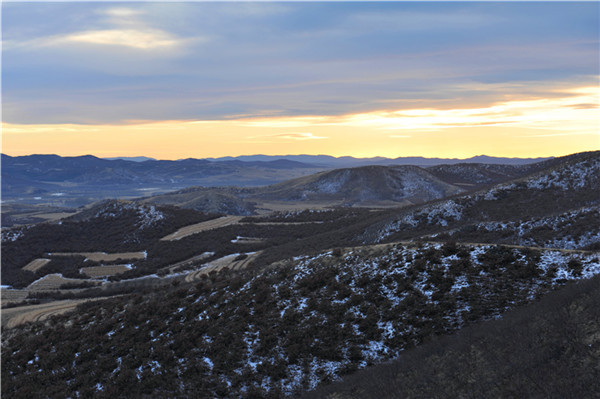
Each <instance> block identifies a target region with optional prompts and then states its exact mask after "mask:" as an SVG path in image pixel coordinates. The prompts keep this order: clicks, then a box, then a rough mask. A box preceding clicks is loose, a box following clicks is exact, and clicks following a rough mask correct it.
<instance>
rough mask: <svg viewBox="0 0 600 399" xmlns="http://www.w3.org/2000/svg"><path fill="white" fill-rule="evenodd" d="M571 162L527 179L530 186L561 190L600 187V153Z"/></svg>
mask: <svg viewBox="0 0 600 399" xmlns="http://www.w3.org/2000/svg"><path fill="white" fill-rule="evenodd" d="M593 154H594V153H592V154H591V155H590V156H586V157H583V159H580V160H576V161H574V162H569V163H566V164H564V165H561V166H560V167H558V168H556V169H555V170H551V171H548V172H545V173H541V174H540V175H539V176H535V177H532V178H530V179H528V180H527V187H528V188H536V189H547V188H559V189H561V190H572V189H582V188H585V187H596V188H598V187H600V155H599V154H600V153H595V156H594V155H593Z"/></svg>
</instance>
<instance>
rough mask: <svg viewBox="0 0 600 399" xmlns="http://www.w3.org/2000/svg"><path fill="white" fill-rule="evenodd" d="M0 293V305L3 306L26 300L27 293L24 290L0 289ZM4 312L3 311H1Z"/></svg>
mask: <svg viewBox="0 0 600 399" xmlns="http://www.w3.org/2000/svg"><path fill="white" fill-rule="evenodd" d="M0 293H1V298H2V304H3V305H4V304H5V303H7V302H20V301H22V300H24V299H25V298H27V295H28V293H27V291H26V290H5V289H2V290H1V291H0ZM3 312H4V311H3Z"/></svg>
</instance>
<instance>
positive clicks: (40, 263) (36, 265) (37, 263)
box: [23, 258, 50, 273]
mask: <svg viewBox="0 0 600 399" xmlns="http://www.w3.org/2000/svg"><path fill="white" fill-rule="evenodd" d="M48 262H50V259H45V258H39V259H34V260H32V261H31V262H29V263H28V264H26V265H25V266H23V270H28V271H30V272H34V273H35V272H37V271H38V270H40V269H41V268H42V267H44V265H46V263H48Z"/></svg>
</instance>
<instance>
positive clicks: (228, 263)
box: [185, 251, 261, 282]
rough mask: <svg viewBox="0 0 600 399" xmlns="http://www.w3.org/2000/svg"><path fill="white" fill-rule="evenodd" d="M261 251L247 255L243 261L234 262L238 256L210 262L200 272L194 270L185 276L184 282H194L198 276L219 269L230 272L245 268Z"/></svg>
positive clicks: (228, 256)
mask: <svg viewBox="0 0 600 399" xmlns="http://www.w3.org/2000/svg"><path fill="white" fill-rule="evenodd" d="M260 252H261V251H258V252H254V253H251V254H247V256H246V257H245V258H243V259H239V260H236V258H238V257H239V256H240V254H233V255H227V256H224V257H222V258H219V259H217V260H214V261H212V262H209V263H207V264H206V265H204V267H202V269H200V270H196V271H194V272H191V273H190V274H188V275H187V276H185V281H187V282H191V281H194V280H198V279H199V278H200V276H202V275H204V274H209V273H210V272H212V271H215V272H218V271H219V270H221V269H224V268H226V267H227V268H229V269H231V270H241V269H243V268H245V267H247V266H248V265H249V264H250V262H252V261H253V260H254V259H255V258H256V257H258V255H260Z"/></svg>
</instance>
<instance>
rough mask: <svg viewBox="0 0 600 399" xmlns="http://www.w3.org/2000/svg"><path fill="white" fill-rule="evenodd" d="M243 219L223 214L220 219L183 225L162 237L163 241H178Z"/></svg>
mask: <svg viewBox="0 0 600 399" xmlns="http://www.w3.org/2000/svg"><path fill="white" fill-rule="evenodd" d="M241 219H242V216H223V217H220V218H218V219H213V220H209V221H206V222H201V223H196V224H192V225H189V226H185V227H182V228H181V229H179V230H177V231H176V232H174V233H172V234H169V235H168V236H165V237H163V238H161V241H176V240H181V239H182V238H184V237H187V236H190V235H192V234H196V233H200V232H203V231H207V230H212V229H217V228H219V227H225V226H229V225H232V224H236V223H238V222H239V221H240V220H241Z"/></svg>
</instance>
